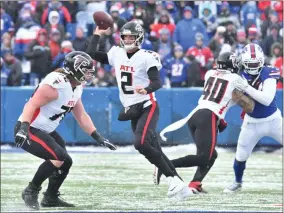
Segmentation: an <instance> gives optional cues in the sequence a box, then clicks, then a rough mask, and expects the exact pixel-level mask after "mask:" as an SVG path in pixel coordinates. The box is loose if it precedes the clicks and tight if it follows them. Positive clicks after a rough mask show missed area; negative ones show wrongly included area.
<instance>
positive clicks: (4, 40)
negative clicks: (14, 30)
mask: <svg viewBox="0 0 284 213" xmlns="http://www.w3.org/2000/svg"><path fill="white" fill-rule="evenodd" d="M7 51H9V52H11V51H12V52H13V47H12V42H11V36H10V34H9V33H4V34H3V35H2V37H1V55H0V56H1V57H3V56H4V53H5V52H7Z"/></svg>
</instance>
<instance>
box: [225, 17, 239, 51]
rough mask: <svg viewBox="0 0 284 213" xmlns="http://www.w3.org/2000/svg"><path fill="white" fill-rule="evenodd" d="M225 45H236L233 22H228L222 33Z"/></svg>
mask: <svg viewBox="0 0 284 213" xmlns="http://www.w3.org/2000/svg"><path fill="white" fill-rule="evenodd" d="M224 38H225V43H227V44H230V45H231V46H232V45H234V44H235V43H236V40H237V33H236V27H235V25H234V23H233V22H231V21H228V22H227V24H226V31H225V33H224Z"/></svg>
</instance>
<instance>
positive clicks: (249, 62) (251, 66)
mask: <svg viewBox="0 0 284 213" xmlns="http://www.w3.org/2000/svg"><path fill="white" fill-rule="evenodd" d="M241 63H242V65H243V66H244V68H245V70H244V71H245V72H247V73H248V74H250V75H257V74H258V73H259V72H260V68H261V67H262V66H263V64H264V54H263V51H262V49H261V47H260V46H259V45H258V44H248V45H246V46H245V47H244V49H243V51H242V55H241Z"/></svg>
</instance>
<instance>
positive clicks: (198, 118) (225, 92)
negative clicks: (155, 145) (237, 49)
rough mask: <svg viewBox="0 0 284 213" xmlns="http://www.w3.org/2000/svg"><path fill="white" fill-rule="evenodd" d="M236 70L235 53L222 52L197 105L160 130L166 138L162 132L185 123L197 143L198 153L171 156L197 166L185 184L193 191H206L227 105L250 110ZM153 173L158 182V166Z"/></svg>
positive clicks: (176, 163) (177, 162)
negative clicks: (236, 83) (204, 183)
mask: <svg viewBox="0 0 284 213" xmlns="http://www.w3.org/2000/svg"><path fill="white" fill-rule="evenodd" d="M237 70H238V69H237V63H236V55H235V54H234V53H231V52H225V53H223V54H221V55H220V56H219V57H218V59H217V69H216V70H209V71H208V72H207V73H206V75H205V86H204V89H203V94H202V95H201V97H200V99H199V101H198V106H197V107H196V108H195V109H194V110H193V111H192V112H191V113H189V115H188V116H187V117H186V118H184V119H182V120H180V121H177V122H175V123H173V124H171V125H170V126H168V127H166V128H165V129H164V130H162V132H161V137H162V138H163V139H164V140H165V137H164V134H165V133H167V132H170V131H174V130H176V129H178V128H180V127H182V126H183V125H185V124H186V123H187V124H188V128H189V130H190V132H191V135H192V137H193V139H194V141H195V143H196V147H197V154H196V155H187V156H185V157H182V158H178V159H174V160H172V163H173V165H174V166H175V167H176V168H178V167H193V166H197V167H198V168H197V171H196V173H195V175H194V177H193V179H192V181H191V182H190V183H189V185H188V186H189V188H190V189H191V191H192V192H193V193H194V194H198V193H203V192H205V191H204V190H203V188H202V184H201V182H202V180H203V179H204V178H205V176H206V174H207V173H208V172H209V170H210V169H211V167H212V166H213V164H214V162H215V160H216V158H217V152H216V150H215V146H216V142H217V133H218V132H222V131H223V130H224V129H225V128H226V126H227V124H226V122H225V121H224V117H225V114H226V113H227V111H228V109H229V108H230V107H232V106H233V105H235V104H236V103H237V104H239V105H240V106H242V107H243V109H244V110H245V111H247V112H251V111H252V110H253V107H254V103H253V101H252V100H251V99H250V98H249V97H247V96H245V95H242V94H239V92H238V91H236V89H235V86H234V81H236V80H238V79H240V78H241V77H240V76H239V75H238V74H236V73H235V72H237ZM155 175H156V181H155V184H159V182H160V177H161V172H160V170H159V169H158V171H157V172H155Z"/></svg>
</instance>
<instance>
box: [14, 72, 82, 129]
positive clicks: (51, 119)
mask: <svg viewBox="0 0 284 213" xmlns="http://www.w3.org/2000/svg"><path fill="white" fill-rule="evenodd" d="M44 84H47V85H50V86H51V87H53V88H55V89H56V90H57V91H58V99H57V100H54V101H51V102H49V103H48V104H46V105H44V106H42V107H40V108H38V109H37V110H36V111H35V113H34V115H33V117H32V120H31V124H30V126H32V127H34V128H37V129H40V130H42V131H44V132H46V133H51V132H53V131H54V130H55V129H56V127H57V126H58V125H59V123H60V121H61V120H62V119H63V118H64V116H65V115H66V114H67V113H69V112H70V111H71V110H72V109H73V107H74V106H75V105H76V103H77V101H78V100H79V99H80V98H81V96H82V92H83V88H82V85H79V86H77V87H76V88H75V89H74V90H73V88H72V86H71V84H70V82H69V80H68V79H67V78H66V76H65V75H64V74H62V73H59V72H51V73H50V74H48V75H47V76H46V77H45V78H44V79H43V81H42V82H41V83H40V84H39V85H38V88H39V87H41V86H42V85H44ZM35 92H36V91H35ZM21 117H22V115H21V116H20V118H19V121H21Z"/></svg>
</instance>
